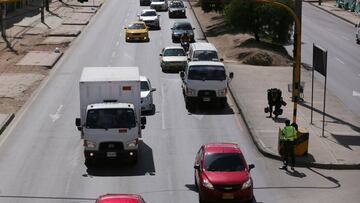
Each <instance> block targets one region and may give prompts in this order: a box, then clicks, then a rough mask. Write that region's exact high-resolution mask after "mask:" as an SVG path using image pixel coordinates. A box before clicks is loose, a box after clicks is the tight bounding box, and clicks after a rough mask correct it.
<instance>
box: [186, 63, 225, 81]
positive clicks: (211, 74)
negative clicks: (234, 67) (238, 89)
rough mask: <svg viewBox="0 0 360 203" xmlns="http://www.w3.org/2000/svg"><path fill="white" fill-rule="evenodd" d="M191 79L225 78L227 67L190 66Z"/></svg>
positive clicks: (189, 74)
mask: <svg viewBox="0 0 360 203" xmlns="http://www.w3.org/2000/svg"><path fill="white" fill-rule="evenodd" d="M188 68H189V73H188V78H189V80H225V79H226V75H225V69H224V67H223V66H206V65H198V66H195V65H194V66H189V67H188Z"/></svg>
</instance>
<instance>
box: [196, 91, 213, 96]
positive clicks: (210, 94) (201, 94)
mask: <svg viewBox="0 0 360 203" xmlns="http://www.w3.org/2000/svg"><path fill="white" fill-rule="evenodd" d="M198 96H199V97H216V92H215V91H213V90H200V91H199V92H198Z"/></svg>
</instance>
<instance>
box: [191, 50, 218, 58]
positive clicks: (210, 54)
mask: <svg viewBox="0 0 360 203" xmlns="http://www.w3.org/2000/svg"><path fill="white" fill-rule="evenodd" d="M193 60H194V61H219V58H218V55H217V53H216V51H209V50H199V51H195V52H194V55H193Z"/></svg>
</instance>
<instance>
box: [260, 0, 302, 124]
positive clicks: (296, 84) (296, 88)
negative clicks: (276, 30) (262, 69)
mask: <svg viewBox="0 0 360 203" xmlns="http://www.w3.org/2000/svg"><path fill="white" fill-rule="evenodd" d="M254 1H255V2H258V3H270V4H272V5H273V6H277V7H280V8H284V9H286V10H287V11H288V12H289V13H290V15H291V16H292V17H293V18H294V21H295V39H296V40H295V43H294V47H295V70H294V74H293V76H294V78H293V90H292V100H293V102H294V111H293V119H292V122H293V123H296V118H297V105H298V102H299V96H300V63H301V21H300V19H299V18H298V16H297V15H296V14H295V12H294V11H293V10H292V9H291V8H290V7H288V6H287V5H285V4H282V3H279V2H275V1H271V0H254ZM296 1H301V0H296ZM300 3H301V2H300Z"/></svg>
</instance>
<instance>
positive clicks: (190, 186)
mask: <svg viewBox="0 0 360 203" xmlns="http://www.w3.org/2000/svg"><path fill="white" fill-rule="evenodd" d="M185 187H186V188H187V189H189V190H190V191H193V192H198V189H197V188H196V186H195V184H186V185H185Z"/></svg>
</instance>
